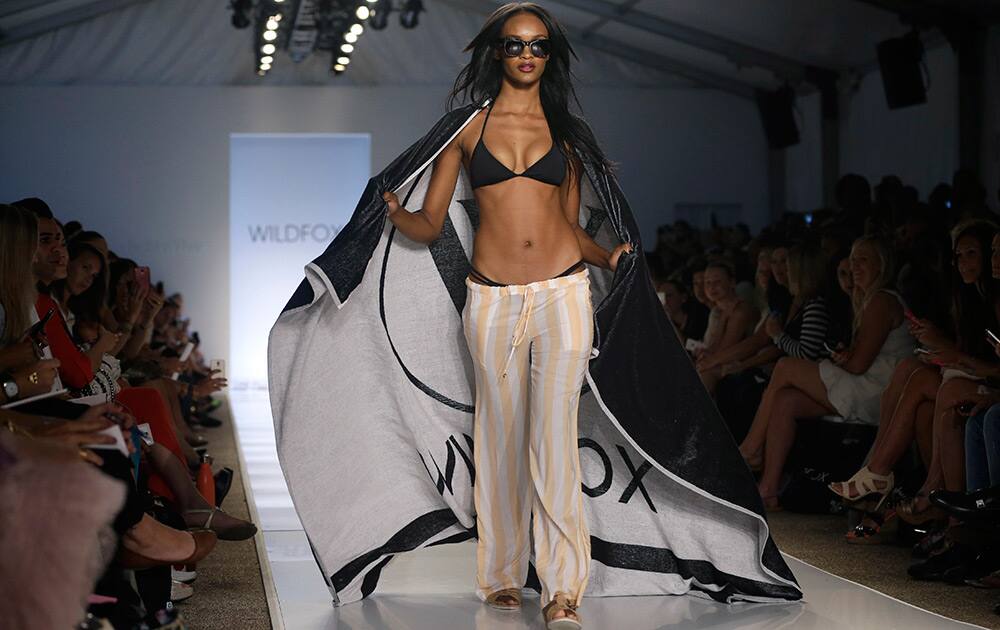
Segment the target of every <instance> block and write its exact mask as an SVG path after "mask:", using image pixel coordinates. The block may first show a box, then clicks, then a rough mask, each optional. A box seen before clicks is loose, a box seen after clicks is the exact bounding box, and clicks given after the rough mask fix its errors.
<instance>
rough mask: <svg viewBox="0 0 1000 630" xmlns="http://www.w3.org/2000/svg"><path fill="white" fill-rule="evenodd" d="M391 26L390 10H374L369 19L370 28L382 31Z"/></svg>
mask: <svg viewBox="0 0 1000 630" xmlns="http://www.w3.org/2000/svg"><path fill="white" fill-rule="evenodd" d="M388 24H389V9H388V8H385V9H373V10H372V15H371V17H370V18H368V26H370V27H372V28H373V29H375V30H376V31H381V30H382V29H384V28H385V27H386V26H387V25H388Z"/></svg>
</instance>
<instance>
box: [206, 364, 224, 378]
mask: <svg viewBox="0 0 1000 630" xmlns="http://www.w3.org/2000/svg"><path fill="white" fill-rule="evenodd" d="M208 368H209V370H211V371H212V378H226V360H225V359H212V361H211V362H210V363H209V364H208Z"/></svg>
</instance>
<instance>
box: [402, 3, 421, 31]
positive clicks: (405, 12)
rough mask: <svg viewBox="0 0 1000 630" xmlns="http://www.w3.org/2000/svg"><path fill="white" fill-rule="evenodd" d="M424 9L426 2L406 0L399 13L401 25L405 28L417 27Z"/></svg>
mask: <svg viewBox="0 0 1000 630" xmlns="http://www.w3.org/2000/svg"><path fill="white" fill-rule="evenodd" d="M423 10H424V3H423V2H421V1H420V0H406V3H405V4H404V5H403V9H402V10H401V11H400V13H399V25H400V26H402V27H403V28H416V27H417V24H418V23H419V22H420V12H421V11H423Z"/></svg>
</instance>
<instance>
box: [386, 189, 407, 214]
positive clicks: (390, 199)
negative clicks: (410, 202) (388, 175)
mask: <svg viewBox="0 0 1000 630" xmlns="http://www.w3.org/2000/svg"><path fill="white" fill-rule="evenodd" d="M382 199H384V200H385V202H386V203H387V204H389V207H388V210H387V211H386V214H387V215H388V216H390V217H391V216H392V215H393V214H395V213H396V212H398V211H399V209H400V208H401V207H402V206H400V205H399V197H397V196H396V193H394V192H391V191H386V192H384V193H382Z"/></svg>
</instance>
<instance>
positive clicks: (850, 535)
mask: <svg viewBox="0 0 1000 630" xmlns="http://www.w3.org/2000/svg"><path fill="white" fill-rule="evenodd" d="M866 518H867V519H869V520H870V521H872V522H873V523H875V525H865V522H864V519H866ZM895 519H896V511H895V510H891V509H890V510H889V511H887V512H886V513H885V514H884V515H883V514H879V513H878V512H865V515H864V517H863V518H862V519H861V522H860V523H858V524H857V525H856V526H855V527H854V529H852V530H851V531H849V532H847V534H846V536H845V537H846V538H847V542H848V543H849V544H852V545H880V544H882V543H884V542H887V541H886V539H887V538H888V537H889V536H890V535H892V534H894V533H895V531H896V529H898V528H896V529H894V530H893V531H886V530H887V528H886V525H888V524H889V523H895V524H896V525H899V521H897V520H895Z"/></svg>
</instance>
